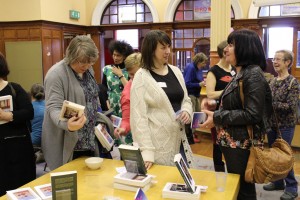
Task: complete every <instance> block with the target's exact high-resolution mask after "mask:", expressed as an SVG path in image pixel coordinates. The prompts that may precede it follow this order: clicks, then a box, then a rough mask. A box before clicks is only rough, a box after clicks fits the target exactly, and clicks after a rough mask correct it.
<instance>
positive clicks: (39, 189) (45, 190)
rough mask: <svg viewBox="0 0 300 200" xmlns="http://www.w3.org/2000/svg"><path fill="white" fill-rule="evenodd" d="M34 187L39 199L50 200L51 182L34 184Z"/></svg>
mask: <svg viewBox="0 0 300 200" xmlns="http://www.w3.org/2000/svg"><path fill="white" fill-rule="evenodd" d="M34 189H35V191H36V193H37V194H38V195H39V196H40V197H41V199H43V200H52V187H51V183H48V184H44V185H37V186H34Z"/></svg>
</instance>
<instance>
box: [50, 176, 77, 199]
mask: <svg viewBox="0 0 300 200" xmlns="http://www.w3.org/2000/svg"><path fill="white" fill-rule="evenodd" d="M50 177H51V186H52V199H53V200H77V171H66V172H55V173H50Z"/></svg>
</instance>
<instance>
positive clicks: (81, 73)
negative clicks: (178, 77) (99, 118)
mask: <svg viewBox="0 0 300 200" xmlns="http://www.w3.org/2000/svg"><path fill="white" fill-rule="evenodd" d="M97 59H98V49H97V47H96V45H95V43H94V42H93V40H92V39H91V38H89V37H87V36H84V35H82V36H76V37H75V38H73V39H72V40H71V42H70V44H69V46H68V48H67V50H66V56H65V58H64V59H63V60H61V61H60V62H58V63H56V64H55V65H54V66H52V67H51V68H50V70H49V71H48V73H47V74H46V77H45V84H44V86H45V100H46V111H45V117H44V123H43V131H42V150H43V153H44V157H45V160H46V162H47V164H48V167H49V168H50V169H51V170H53V169H55V168H57V167H59V166H61V165H63V164H65V163H67V162H69V161H70V160H72V159H75V158H77V157H79V156H93V155H98V153H99V148H98V145H97V144H98V143H96V142H95V134H94V128H95V125H96V113H97V109H98V108H99V107H100V104H99V98H98V85H97V82H96V80H95V79H94V72H93V68H92V65H93V64H94V63H95V62H96V61H97ZM64 100H67V101H70V102H73V103H76V104H79V105H81V106H85V110H84V114H83V115H80V116H73V117H71V118H70V119H68V120H66V121H65V120H61V118H60V112H61V109H62V106H63V102H64Z"/></svg>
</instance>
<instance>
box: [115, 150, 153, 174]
mask: <svg viewBox="0 0 300 200" xmlns="http://www.w3.org/2000/svg"><path fill="white" fill-rule="evenodd" d="M119 151H120V154H121V158H122V160H123V161H124V164H125V167H126V170H127V172H131V173H136V174H141V175H145V174H146V173H147V169H146V167H145V163H144V159H143V157H142V154H141V151H140V149H139V148H138V147H135V146H130V145H125V144H121V145H120V146H119Z"/></svg>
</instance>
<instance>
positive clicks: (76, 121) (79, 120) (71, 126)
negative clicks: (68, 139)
mask: <svg viewBox="0 0 300 200" xmlns="http://www.w3.org/2000/svg"><path fill="white" fill-rule="evenodd" d="M85 122H86V117H85V115H84V114H83V115H81V116H80V117H76V116H73V117H71V118H70V119H68V130H69V131H77V130H79V129H81V128H82V127H83V126H84V124H85Z"/></svg>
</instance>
